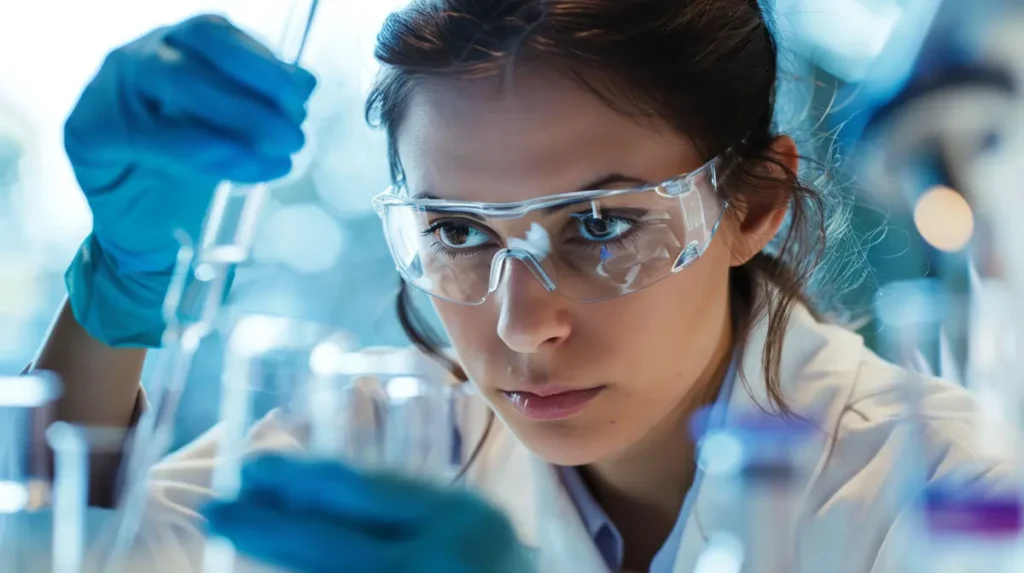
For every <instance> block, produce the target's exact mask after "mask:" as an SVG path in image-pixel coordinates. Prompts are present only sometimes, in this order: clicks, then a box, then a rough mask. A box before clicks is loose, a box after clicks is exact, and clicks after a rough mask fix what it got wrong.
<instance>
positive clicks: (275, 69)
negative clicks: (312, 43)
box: [64, 16, 316, 346]
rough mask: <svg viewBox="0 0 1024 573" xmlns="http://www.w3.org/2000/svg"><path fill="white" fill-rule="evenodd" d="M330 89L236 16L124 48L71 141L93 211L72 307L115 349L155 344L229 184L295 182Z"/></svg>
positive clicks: (71, 280)
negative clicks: (182, 238) (315, 101)
mask: <svg viewBox="0 0 1024 573" xmlns="http://www.w3.org/2000/svg"><path fill="white" fill-rule="evenodd" d="M315 85H316V80H315V79H314V77H313V76H312V75H311V74H310V73H309V72H307V71H305V70H303V69H301V68H298V67H296V66H293V65H290V64H287V63H284V62H281V61H279V60H277V59H276V58H275V57H274V56H273V54H272V53H271V52H270V50H268V49H267V48H266V47H264V46H262V45H260V44H259V43H258V42H256V41H255V40H253V39H251V38H250V37H248V36H246V35H245V34H244V33H242V32H241V31H239V30H238V29H237V28H235V27H234V26H232V25H231V24H230V23H228V22H227V21H226V20H224V19H223V18H219V17H215V16H201V17H197V18H193V19H191V20H188V21H186V22H183V23H181V24H178V25H176V26H172V27H169V28H161V29H158V30H156V31H154V32H152V33H150V34H148V35H146V36H145V37H143V38H141V39H139V40H137V41H135V42H132V43H130V44H128V45H126V46H124V47H122V48H119V49H117V50H115V51H114V52H112V53H111V54H110V55H109V56H108V57H107V59H106V61H105V62H104V64H103V66H102V67H101V68H100V70H99V72H98V73H97V75H96V77H95V78H94V79H93V80H92V82H91V83H90V84H89V85H88V86H87V87H86V88H85V91H84V92H83V93H82V96H81V98H80V99H79V101H78V104H77V105H76V106H75V108H74V110H73V111H72V112H71V115H70V117H68V120H67V123H66V125H65V130H64V143H65V149H66V151H67V155H68V158H69V159H70V160H71V166H72V168H73V169H74V173H75V176H76V178H77V180H78V183H79V185H80V186H81V188H82V191H83V192H84V193H85V198H86V200H87V201H88V204H89V207H90V208H91V210H92V215H93V231H92V235H91V236H90V238H89V239H88V240H87V241H86V242H85V244H84V245H83V247H82V249H81V250H80V251H79V253H78V256H76V258H75V260H74V262H73V263H72V265H71V268H69V270H68V273H67V275H66V279H67V283H68V291H69V295H70V299H71V305H72V309H73V310H74V312H75V316H76V318H77V319H78V321H79V322H80V323H81V324H82V325H83V326H84V327H85V328H86V330H87V331H88V332H89V333H90V334H91V335H92V336H94V337H96V338H98V339H100V340H102V341H104V342H106V343H107V344H110V345H112V346H155V345H158V344H159V339H160V334H161V333H162V331H163V328H164V324H163V320H162V317H161V313H160V307H161V303H162V301H163V297H164V294H165V293H166V291H167V286H168V284H169V282H170V276H171V271H172V268H173V266H174V261H175V258H176V254H177V252H178V248H179V241H178V239H177V238H176V231H179V230H180V231H183V232H184V233H186V234H187V236H188V237H190V239H191V240H192V241H193V242H195V241H196V240H197V239H198V235H199V230H200V227H201V225H202V222H203V218H204V216H205V213H206V209H207V207H208V205H209V202H210V199H211V197H212V194H213V191H214V189H215V187H216V185H217V184H218V182H220V181H223V180H228V181H235V182H239V183H256V182H263V181H270V180H273V179H276V178H278V177H281V176H283V175H285V174H287V173H288V171H289V170H290V169H291V159H290V157H291V154H293V153H295V152H296V151H298V150H299V149H301V147H302V146H303V143H304V138H303V133H302V130H301V128H300V124H301V123H302V121H303V120H304V119H305V116H306V109H305V104H306V101H307V100H308V98H309V96H310V94H311V93H312V91H313V88H314V87H315Z"/></svg>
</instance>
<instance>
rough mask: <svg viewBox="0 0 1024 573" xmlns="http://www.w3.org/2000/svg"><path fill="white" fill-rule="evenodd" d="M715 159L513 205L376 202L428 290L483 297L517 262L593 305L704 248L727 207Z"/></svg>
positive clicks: (405, 269) (401, 255) (400, 263)
mask: <svg viewBox="0 0 1024 573" xmlns="http://www.w3.org/2000/svg"><path fill="white" fill-rule="evenodd" d="M720 164H721V160H720V159H713V160H711V161H709V162H708V163H706V164H704V165H703V166H702V167H700V168H699V169H697V170H696V171H692V172H690V173H686V174H684V175H680V176H678V177H675V178H673V179H669V180H668V181H664V182H662V183H658V184H656V185H648V186H645V187H638V188H631V189H606V190H595V191H577V192H573V193H563V194H558V195H548V196H545V197H537V198H534V199H529V200H526V201H520V202H515V203H479V202H472V201H451V200H445V199H420V198H414V197H409V196H408V192H407V191H406V190H405V188H403V187H391V188H389V189H388V190H386V191H384V192H383V193H381V194H380V195H378V196H377V197H376V198H374V200H373V207H374V210H375V211H376V212H377V214H378V215H379V216H380V218H381V221H382V222H383V224H384V232H385V235H386V237H387V241H388V245H389V246H390V249H391V254H392V256H393V257H394V260H395V265H396V267H397V268H398V272H399V273H400V274H401V275H402V277H403V278H404V279H405V280H406V282H408V283H409V284H410V285H412V286H414V287H416V288H418V289H420V290H422V291H424V292H426V293H427V294H430V295H431V296H435V297H438V298H442V299H444V300H448V301H451V302H455V303H460V304H467V305H476V304H480V303H482V302H483V301H484V300H486V299H487V296H488V295H489V294H490V293H492V292H494V291H495V290H497V288H498V287H499V286H500V285H501V283H502V280H503V277H504V276H505V274H506V273H507V271H508V269H509V268H510V266H511V263H512V262H513V261H514V260H519V261H520V262H522V263H523V264H524V265H525V266H526V267H527V268H528V269H530V271H532V273H533V275H534V276H535V277H536V278H537V280H538V281H540V283H541V284H542V285H544V288H546V289H548V291H558V292H559V293H561V294H562V295H563V296H565V297H566V298H568V299H570V300H573V301H576V302H598V301H603V300H607V299H610V298H614V297H618V296H622V295H625V294H629V293H631V292H636V291H638V290H640V289H643V288H645V287H648V286H650V285H652V284H654V283H656V282H658V281H660V280H662V279H664V278H666V277H668V276H670V275H672V274H673V273H677V272H679V271H681V270H683V269H685V268H687V267H688V266H690V265H691V264H693V262H694V261H696V260H697V259H698V258H699V257H700V256H701V255H702V254H703V253H704V251H705V250H706V249H707V247H708V245H709V244H710V243H711V239H712V237H714V234H715V231H716V230H717V229H718V225H719V223H720V222H721V220H722V215H723V213H724V212H725V209H726V207H727V202H726V201H725V200H724V199H723V198H722V196H721V194H720V193H719V192H718V172H717V171H718V170H719V169H720Z"/></svg>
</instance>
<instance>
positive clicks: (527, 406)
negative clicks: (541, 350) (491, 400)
mask: <svg viewBox="0 0 1024 573" xmlns="http://www.w3.org/2000/svg"><path fill="white" fill-rule="evenodd" d="M604 389H605V387H604V386H596V387H594V388H579V389H577V388H565V387H558V386H545V387H540V388H535V389H533V390H530V391H525V390H503V391H502V395H504V396H505V399H506V400H508V401H509V403H510V404H512V406H513V407H514V408H515V409H516V410H518V411H519V413H520V414H522V415H523V416H526V417H527V418H530V419H532V420H564V419H566V418H571V417H573V416H575V415H576V414H579V413H580V412H582V411H583V410H584V408H586V407H587V405H588V404H590V402H591V401H592V400H593V399H594V398H596V397H597V396H598V394H600V393H601V392H603V391H604Z"/></svg>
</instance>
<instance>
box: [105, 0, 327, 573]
mask: <svg viewBox="0 0 1024 573" xmlns="http://www.w3.org/2000/svg"><path fill="white" fill-rule="evenodd" d="M318 5H319V2H318V0H301V1H298V2H296V3H295V4H294V5H293V6H292V10H291V12H290V13H289V18H288V22H287V24H286V26H285V31H284V33H283V36H282V40H281V42H280V46H279V48H278V54H279V56H280V57H281V58H282V60H284V61H289V62H294V63H298V61H299V60H300V59H301V57H302V52H303V50H304V49H305V46H306V42H307V40H308V38H309V32H310V30H311V28H312V24H313V20H314V18H315V16H316V11H317V7H318ZM300 15H301V16H300ZM267 189H268V188H267V185H266V184H259V185H245V186H240V185H234V184H232V183H230V182H224V183H222V184H221V185H219V186H218V188H217V190H216V191H215V193H214V197H213V199H212V200H211V204H210V208H209V211H208V213H207V216H206V220H205V221H204V223H203V228H202V231H201V236H200V239H199V244H198V247H197V249H195V250H194V249H192V248H191V247H190V246H188V244H187V241H182V243H183V245H184V246H183V247H182V249H181V251H180V253H179V257H178V262H177V265H176V267H175V280H173V281H172V283H171V286H170V289H169V290H168V294H167V298H166V300H165V304H164V316H165V319H166V321H167V325H168V326H167V330H166V332H165V334H164V344H163V346H164V351H163V353H162V355H161V357H160V362H159V363H158V365H157V368H156V370H155V373H154V375H153V378H152V380H153V381H152V384H151V393H150V402H151V404H152V406H153V408H152V410H151V411H150V412H148V413H147V414H146V415H145V416H143V418H142V419H141V420H140V421H139V424H138V427H137V428H136V429H135V435H134V437H133V439H132V441H131V449H130V451H129V455H128V456H126V463H125V468H126V471H125V472H124V475H123V477H122V479H123V481H124V482H125V483H126V488H125V489H126V492H127V493H126V494H125V496H124V498H123V501H122V506H121V508H120V514H121V515H120V516H119V519H120V521H121V525H120V526H119V528H118V532H117V534H116V535H115V540H114V545H113V547H112V548H111V557H112V562H117V560H118V559H119V557H120V556H123V555H124V554H125V553H126V552H127V551H128V550H129V547H130V545H131V543H132V540H133V539H134V536H135V532H136V530H137V529H138V527H139V524H140V523H141V519H142V512H143V507H144V500H145V481H146V476H147V474H148V471H149V468H150V467H151V466H152V465H153V464H154V463H156V461H158V460H159V459H160V457H162V456H163V455H164V454H166V452H167V447H168V445H169V443H170V432H171V427H172V424H173V420H174V414H175V412H176V411H177V406H178V401H179V399H180V397H181V394H182V392H183V391H184V387H185V382H186V380H187V378H188V373H189V371H190V370H191V367H192V363H193V359H194V357H195V352H196V349H197V348H198V346H199V342H200V341H201V340H202V339H203V338H204V337H205V336H206V334H208V333H209V331H210V330H211V329H212V328H213V323H214V320H216V318H217V315H218V313H219V310H220V307H221V305H222V304H223V302H224V299H225V298H226V297H227V292H228V289H229V288H230V285H231V281H232V275H233V273H234V268H235V265H237V264H239V263H243V262H246V261H248V260H249V258H250V255H251V253H252V246H253V239H254V237H255V231H256V224H257V222H258V216H259V213H260V211H261V210H262V206H263V203H264V202H265V198H266V195H267V192H268V191H267Z"/></svg>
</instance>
